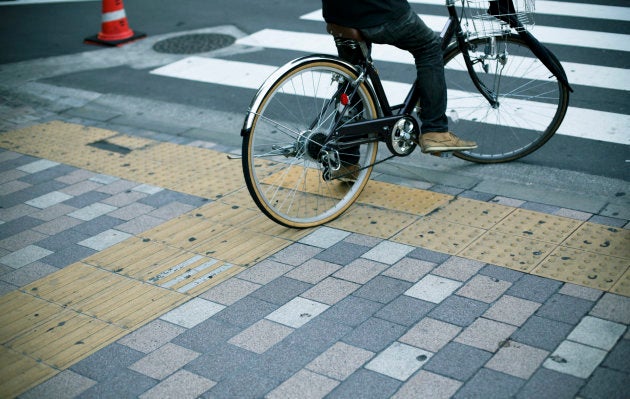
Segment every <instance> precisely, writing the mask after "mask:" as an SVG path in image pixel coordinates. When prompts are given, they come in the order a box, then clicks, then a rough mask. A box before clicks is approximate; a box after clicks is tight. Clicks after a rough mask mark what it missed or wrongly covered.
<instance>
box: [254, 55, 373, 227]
mask: <svg viewBox="0 0 630 399" xmlns="http://www.w3.org/2000/svg"><path fill="white" fill-rule="evenodd" d="M357 77H358V75H357V72H356V71H355V70H354V69H353V68H351V67H350V66H349V65H347V64H345V63H343V62H342V61H336V60H335V59H334V58H330V59H322V58H318V57H311V58H310V59H305V60H302V61H300V60H297V61H294V62H293V63H292V65H291V64H289V67H287V68H285V70H280V72H279V73H277V76H274V77H273V78H272V79H275V81H273V82H272V83H268V84H265V85H263V89H261V91H259V94H258V97H257V98H255V99H254V101H253V103H252V108H251V109H250V114H249V115H248V118H252V121H251V125H250V128H249V129H248V130H245V131H244V133H243V171H244V175H245V181H246V184H247V188H248V190H249V192H250V194H251V196H252V198H253V199H254V202H255V203H256V204H257V206H258V207H259V208H260V209H261V211H262V212H263V213H265V214H266V215H267V216H268V217H270V218H271V219H272V220H274V221H276V222H277V223H279V224H282V225H284V226H287V227H294V228H307V227H313V226H317V225H321V224H323V223H326V222H328V221H331V220H333V219H334V218H336V217H338V216H339V215H341V214H342V213H343V212H344V211H345V210H346V209H347V208H348V207H349V206H350V205H351V204H352V203H353V202H354V201H355V200H356V198H357V197H358V196H359V195H360V194H361V191H362V190H363V188H364V187H365V185H366V183H367V181H368V179H369V177H370V173H371V171H372V165H373V163H374V160H375V159H376V153H377V148H378V145H377V142H376V140H374V139H370V138H368V137H367V135H366V137H364V138H363V140H359V141H356V139H355V142H354V143H356V144H352V145H349V144H348V143H347V142H346V143H344V142H343V140H341V141H339V142H332V141H330V136H329V133H330V132H331V131H332V130H333V128H334V127H335V126H339V125H340V124H342V123H349V122H353V121H358V120H361V119H373V118H375V117H377V115H378V112H377V104H376V102H375V101H374V97H373V95H372V91H371V90H370V89H369V87H368V86H366V84H365V83H361V84H359V85H358V86H357V87H356V90H355V87H354V85H353V84H354V82H355V81H356V80H357ZM265 87H266V88H265ZM340 113H341V114H342V115H340ZM246 123H247V122H246Z"/></svg>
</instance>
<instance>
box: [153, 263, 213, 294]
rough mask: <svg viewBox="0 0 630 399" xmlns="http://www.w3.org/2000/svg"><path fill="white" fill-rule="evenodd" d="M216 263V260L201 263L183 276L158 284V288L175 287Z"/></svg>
mask: <svg viewBox="0 0 630 399" xmlns="http://www.w3.org/2000/svg"><path fill="white" fill-rule="evenodd" d="M217 262H218V260H216V259H211V260H209V261H207V262H204V263H202V264H201V265H199V266H197V267H194V268H192V269H190V270H188V271H186V272H185V273H184V274H182V275H179V276H177V277H176V278H174V279H172V280H170V281H167V282H166V283H164V284H160V287H164V288H171V287H172V286H174V285H177V284H179V283H181V282H182V281H185V280H187V279H189V278H191V277H193V276H194V275H195V274H197V273H199V272H202V271H204V270H206V269H208V268H210V267H212V266H213V265H215V264H216V263H217Z"/></svg>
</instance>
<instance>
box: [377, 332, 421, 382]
mask: <svg viewBox="0 0 630 399" xmlns="http://www.w3.org/2000/svg"><path fill="white" fill-rule="evenodd" d="M432 355H433V354H432V353H431V352H427V351H425V350H422V349H419V348H415V347H413V346H409V345H406V344H403V343H400V342H394V343H393V344H392V345H391V346H389V347H388V348H387V349H385V350H384V351H383V352H381V353H379V354H378V355H377V356H376V357H375V358H374V359H372V360H371V361H370V362H369V363H368V364H366V365H365V368H366V369H368V370H372V371H376V372H378V373H381V374H385V375H386V376H389V377H392V378H395V379H397V380H400V381H406V380H408V379H409V377H411V376H412V375H413V373H415V372H416V371H418V370H419V369H420V367H422V366H423V365H424V364H425V363H426V362H427V361H428V360H429V359H430V358H431V356H432Z"/></svg>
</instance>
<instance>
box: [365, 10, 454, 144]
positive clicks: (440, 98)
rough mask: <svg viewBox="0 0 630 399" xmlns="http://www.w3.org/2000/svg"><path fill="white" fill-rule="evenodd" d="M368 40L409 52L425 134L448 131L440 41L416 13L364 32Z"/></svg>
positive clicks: (411, 12)
mask: <svg viewBox="0 0 630 399" xmlns="http://www.w3.org/2000/svg"><path fill="white" fill-rule="evenodd" d="M361 33H362V34H363V36H364V37H365V39H366V40H368V41H369V42H372V43H378V44H390V45H393V46H396V47H398V48H400V49H402V50H406V51H409V52H410V53H411V54H412V55H413V57H414V59H415V63H416V71H417V73H418V88H419V89H420V108H421V111H420V120H421V121H422V128H421V130H422V133H426V132H446V131H448V119H447V118H446V81H445V79H444V61H443V60H442V50H441V47H440V37H439V36H438V35H437V34H435V32H433V31H432V30H431V29H430V28H429V27H428V26H426V24H425V23H424V22H423V21H422V20H421V19H420V17H418V15H417V14H416V13H414V12H413V11H412V10H409V12H408V13H407V14H405V15H403V16H402V17H400V18H399V19H398V20H394V21H390V22H387V23H385V24H383V25H380V26H376V27H373V28H367V29H361Z"/></svg>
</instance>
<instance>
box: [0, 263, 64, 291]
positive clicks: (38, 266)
mask: <svg viewBox="0 0 630 399" xmlns="http://www.w3.org/2000/svg"><path fill="white" fill-rule="evenodd" d="M58 270H59V269H57V268H56V267H53V266H50V265H47V264H45V263H42V262H33V263H31V264H28V265H26V266H24V267H21V268H19V269H17V270H12V271H10V272H8V273H6V274H3V275H2V278H1V279H2V280H3V281H6V282H7V283H10V284H13V285H15V286H17V287H22V286H25V285H27V284H30V283H32V282H33V281H36V280H39V279H40V278H42V277H46V276H48V275H49V274H52V273H54V272H56V271H58Z"/></svg>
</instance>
